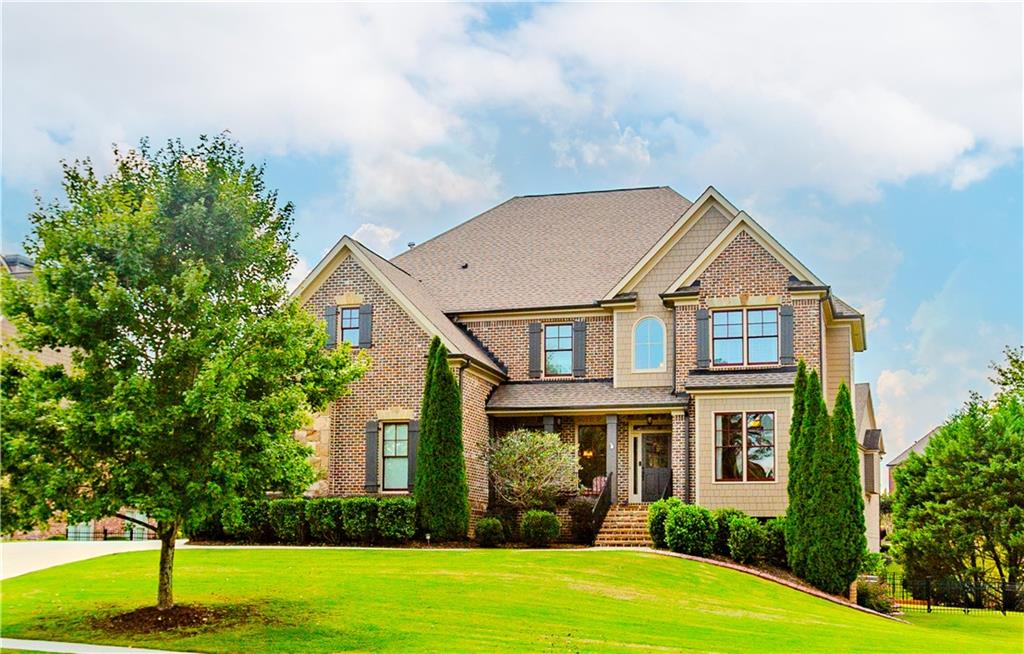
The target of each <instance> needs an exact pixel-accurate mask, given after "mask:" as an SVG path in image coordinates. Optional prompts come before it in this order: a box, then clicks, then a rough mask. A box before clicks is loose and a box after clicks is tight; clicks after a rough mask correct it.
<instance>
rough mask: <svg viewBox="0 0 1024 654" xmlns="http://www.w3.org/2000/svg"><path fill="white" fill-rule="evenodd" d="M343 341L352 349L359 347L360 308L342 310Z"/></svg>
mask: <svg viewBox="0 0 1024 654" xmlns="http://www.w3.org/2000/svg"><path fill="white" fill-rule="evenodd" d="M341 340H342V342H344V343H348V344H349V345H351V346H352V347H359V307H352V308H344V309H342V310H341Z"/></svg>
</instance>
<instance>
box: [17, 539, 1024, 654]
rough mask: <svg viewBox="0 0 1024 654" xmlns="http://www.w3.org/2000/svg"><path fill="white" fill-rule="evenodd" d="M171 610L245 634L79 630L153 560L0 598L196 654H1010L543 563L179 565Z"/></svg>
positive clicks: (717, 574)
mask: <svg viewBox="0 0 1024 654" xmlns="http://www.w3.org/2000/svg"><path fill="white" fill-rule="evenodd" d="M176 559H177V561H176V563H177V566H176V567H177V570H176V576H175V590H176V595H177V599H178V601H179V602H184V603H202V604H210V605H214V604H231V603H244V604H247V605H252V606H255V607H256V610H257V611H258V612H259V614H260V616H259V619H252V620H249V621H248V622H246V623H243V624H234V625H229V626H226V627H221V628H217V629H209V630H206V631H203V632H199V633H195V632H193V633H161V634H158V635H153V634H150V635H147V636H145V637H136V638H129V637H123V636H122V637H117V636H111V635H109V634H105V633H102V632H98V631H96V629H95V627H93V626H92V623H93V621H92V618H93V617H95V616H96V615H97V613H99V614H104V613H109V612H117V611H124V610H129V609H133V608H137V607H140V606H144V605H146V604H150V603H152V601H153V599H154V595H155V588H156V582H155V575H156V563H157V553H156V552H133V553H126V554H117V555H113V556H108V557H103V558H99V559H93V560H90V561H84V562H81V563H75V564H70V565H66V566H61V567H57V568H52V569H50V570H45V571H42V572H37V573H33V574H30V575H25V576H22V577H17V578H14V579H10V580H7V581H5V582H4V583H3V589H2V590H3V596H2V600H3V603H2V616H0V617H2V624H3V635H4V636H8V637H12V638H42V639H64V640H74V641H89V642H96V643H105V644H121V645H129V644H131V645H136V646H148V647H164V648H176V649H188V650H193V651H200V652H242V651H244V652H341V651H418V652H421V651H510V650H512V651H539V650H544V651H586V652H591V651H622V650H632V651H666V650H688V651H701V652H706V651H714V652H758V653H764V652H929V653H932V654H935V653H938V652H949V651H956V652H957V653H958V654H962V653H966V652H985V653H986V654H995V653H996V652H1014V653H1015V654H1020V652H1021V651H1022V647H1024V616H1021V615H1019V614H1018V615H1015V616H1010V617H1003V616H1002V615H999V614H986V615H981V614H972V615H969V616H963V615H956V614H953V615H931V616H928V615H922V616H918V617H916V618H915V617H913V616H912V617H911V619H912V620H913V622H914V624H899V623H896V622H893V621H891V620H885V619H883V618H878V617H874V616H871V615H866V614H863V613H860V612H858V611H853V610H851V609H848V608H844V607H841V606H838V605H835V604H832V603H830V602H825V601H823V600H819V599H815V598H813V597H810V596H808V595H805V594H803V593H799V592H796V591H792V590H789V589H786V588H784V587H781V586H778V585H776V584H772V583H770V582H766V581H762V580H760V579H757V578H754V577H751V576H749V575H744V574H742V573H739V572H734V571H731V570H725V569H722V568H717V567H714V566H710V565H706V564H701V563H694V562H690V561H684V560H679V559H673V558H668V557H663V556H657V555H654V554H644V553H638V552H621V551H593V550H561V551H558V550H553V551H546V552H538V551H525V550H491V551H488V550H473V551H452V550H448V551H445V550H377V551H372V550H321V549H280V550H231V549H222V550H214V549H204V550H188V549H185V550H181V551H179V552H178V553H177V556H176Z"/></svg>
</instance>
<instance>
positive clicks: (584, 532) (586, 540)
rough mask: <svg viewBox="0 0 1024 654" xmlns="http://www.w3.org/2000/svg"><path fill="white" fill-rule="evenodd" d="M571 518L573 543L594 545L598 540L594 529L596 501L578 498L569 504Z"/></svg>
mask: <svg viewBox="0 0 1024 654" xmlns="http://www.w3.org/2000/svg"><path fill="white" fill-rule="evenodd" d="M569 517H570V519H571V520H572V525H571V526H572V542H574V543H578V544H580V545H592V544H593V543H594V539H595V538H597V530H595V529H594V501H593V500H590V499H587V498H585V497H577V498H575V499H573V500H572V501H571V502H569Z"/></svg>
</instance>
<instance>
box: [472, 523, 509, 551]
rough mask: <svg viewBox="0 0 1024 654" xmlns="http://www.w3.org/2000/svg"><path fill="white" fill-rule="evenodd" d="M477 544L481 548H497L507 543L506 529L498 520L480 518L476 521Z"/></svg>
mask: <svg viewBox="0 0 1024 654" xmlns="http://www.w3.org/2000/svg"><path fill="white" fill-rule="evenodd" d="M476 542H477V543H479V544H480V547H497V546H498V545H501V544H502V543H504V542H505V529H504V527H502V526H501V520H498V519H497V518H480V519H479V520H477V521H476Z"/></svg>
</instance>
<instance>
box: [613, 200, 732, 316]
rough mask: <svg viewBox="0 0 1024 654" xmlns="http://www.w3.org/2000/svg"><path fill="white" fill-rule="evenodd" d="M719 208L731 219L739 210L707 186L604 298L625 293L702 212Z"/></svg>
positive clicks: (690, 226)
mask: <svg viewBox="0 0 1024 654" xmlns="http://www.w3.org/2000/svg"><path fill="white" fill-rule="evenodd" d="M716 206H717V207H720V208H721V210H722V211H723V212H724V213H725V215H726V216H727V217H728V218H730V219H731V218H734V217H735V216H736V214H738V213H739V209H737V208H736V207H735V206H733V204H732V203H731V202H729V200H727V199H726V198H725V196H724V195H722V194H721V193H719V192H718V190H717V189H716V188H715V187H713V186H709V187H707V189H705V190H704V192H703V193H701V194H700V197H698V198H697V199H696V200H695V201H694V202H693V204H691V205H690V208H689V209H687V210H686V211H685V212H684V213H683V215H681V216H680V217H679V219H678V220H676V222H675V223H674V224H673V225H672V227H670V228H669V229H668V231H666V232H665V233H664V234H662V236H661V238H659V239H658V241H657V242H656V243H655V244H654V245H652V246H651V247H650V248H649V249H648V250H647V252H645V253H644V255H643V256H642V257H641V258H640V260H639V261H637V262H636V263H635V264H633V267H632V268H630V270H629V271H628V272H627V273H626V274H625V275H623V276H622V279H620V280H619V281H618V283H617V284H616V285H615V286H613V287H612V288H611V290H609V291H608V293H607V294H606V295H605V296H604V299H605V300H611V299H612V298H614V297H615V296H617V295H620V294H622V293H628V292H630V291H631V290H633V288H634V287H635V286H636V285H637V284H638V283H639V282H640V280H641V279H643V278H644V276H645V275H647V273H649V272H650V271H651V270H653V269H654V268H655V266H657V265H658V262H660V261H661V260H662V258H664V257H665V255H666V254H668V253H669V252H670V251H671V250H672V249H673V248H674V247H676V245H677V244H678V243H679V242H680V241H681V240H682V239H683V238H684V237H685V236H686V234H687V233H688V232H689V231H690V228H692V227H693V226H694V225H696V224H697V223H698V222H699V221H700V219H701V218H702V217H703V216H704V214H705V213H707V211H708V210H709V209H711V208H712V207H716Z"/></svg>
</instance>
